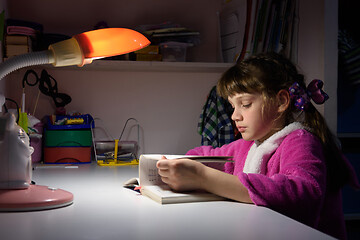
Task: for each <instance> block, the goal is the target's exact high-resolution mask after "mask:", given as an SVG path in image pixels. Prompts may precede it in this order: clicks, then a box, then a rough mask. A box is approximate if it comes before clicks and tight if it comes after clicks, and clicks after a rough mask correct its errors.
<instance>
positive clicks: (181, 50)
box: [159, 42, 189, 62]
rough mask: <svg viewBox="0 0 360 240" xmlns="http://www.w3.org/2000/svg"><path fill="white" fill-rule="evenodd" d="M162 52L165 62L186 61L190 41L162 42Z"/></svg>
mask: <svg viewBox="0 0 360 240" xmlns="http://www.w3.org/2000/svg"><path fill="white" fill-rule="evenodd" d="M159 46H160V53H161V55H162V60H163V61H164V62H186V49H187V47H188V46H189V44H188V43H182V42H164V43H160V44H159Z"/></svg>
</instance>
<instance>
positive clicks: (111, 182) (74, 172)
mask: <svg viewBox="0 0 360 240" xmlns="http://www.w3.org/2000/svg"><path fill="white" fill-rule="evenodd" d="M137 175H138V170H137V166H125V167H124V166H123V167H99V166H97V165H96V164H91V165H90V164H89V165H80V166H79V168H77V169H71V168H70V169H68V168H67V169H65V168H36V169H35V170H34V172H33V180H34V181H35V182H36V183H37V184H39V185H46V186H52V187H58V188H62V189H64V190H67V191H70V192H72V193H73V194H74V203H73V204H72V205H70V206H68V207H64V208H59V209H53V210H47V211H37V212H22V213H16V212H15V213H0V223H1V224H0V238H1V239H2V240H8V239H34V240H40V239H49V240H50V239H51V240H56V239H61V240H64V239H71V240H76V239H99V240H106V239H109V240H110V239H111V240H113V239H123V240H131V239H146V240H151V239H166V240H173V239H179V240H184V239H206V240H211V239H219V240H220V239H224V240H227V239H237V240H238V239H247V240H249V239H277V240H279V239H292V240H295V239H331V238H330V237H329V236H327V235H325V234H323V233H321V232H319V231H316V230H314V229H312V228H310V227H307V226H305V225H303V224H301V223H298V222H296V221H294V220H292V219H290V218H287V217H285V216H283V215H281V214H278V213H276V212H274V211H272V210H270V209H267V208H263V207H257V206H254V205H248V204H242V203H237V202H230V201H223V202H206V203H186V204H172V205H160V204H158V203H156V202H154V201H152V200H151V199H148V198H146V197H144V196H141V195H139V194H138V193H136V192H134V191H132V190H129V189H125V188H123V187H122V183H123V182H124V181H125V180H127V179H129V178H131V177H136V176H137Z"/></svg>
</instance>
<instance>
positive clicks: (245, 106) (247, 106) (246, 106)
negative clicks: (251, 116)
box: [242, 103, 251, 108]
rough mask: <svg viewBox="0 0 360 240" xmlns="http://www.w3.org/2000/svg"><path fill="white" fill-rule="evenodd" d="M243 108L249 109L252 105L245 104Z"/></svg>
mask: <svg viewBox="0 0 360 240" xmlns="http://www.w3.org/2000/svg"><path fill="white" fill-rule="evenodd" d="M242 107H243V108H249V107H251V103H249V104H243V105H242Z"/></svg>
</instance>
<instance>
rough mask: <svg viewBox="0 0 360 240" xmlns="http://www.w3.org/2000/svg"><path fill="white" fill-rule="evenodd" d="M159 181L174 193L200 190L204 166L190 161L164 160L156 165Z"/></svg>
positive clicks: (163, 158)
mask: <svg viewBox="0 0 360 240" xmlns="http://www.w3.org/2000/svg"><path fill="white" fill-rule="evenodd" d="M156 166H157V168H158V172H159V175H160V176H161V180H162V181H163V182H164V183H166V184H168V185H169V186H170V188H171V189H173V190H175V191H189V190H198V189H202V172H203V171H204V168H205V167H206V166H205V165H203V164H201V163H199V162H196V161H193V160H190V159H186V158H184V159H171V160H169V159H166V158H165V157H164V156H163V157H162V158H161V160H159V161H158V162H157V163H156Z"/></svg>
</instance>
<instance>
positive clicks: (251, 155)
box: [243, 122, 304, 174]
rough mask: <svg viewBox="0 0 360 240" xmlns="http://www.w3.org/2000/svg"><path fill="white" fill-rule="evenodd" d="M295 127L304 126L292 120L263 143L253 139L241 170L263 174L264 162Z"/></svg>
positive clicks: (265, 162) (301, 127) (302, 127)
mask: <svg viewBox="0 0 360 240" xmlns="http://www.w3.org/2000/svg"><path fill="white" fill-rule="evenodd" d="M297 129H304V126H303V125H302V124H301V123H299V122H293V123H290V124H289V125H287V126H286V127H284V128H283V129H281V130H280V131H278V132H276V133H274V134H273V135H272V136H271V137H269V138H268V139H266V140H265V141H264V142H263V143H261V144H260V143H259V142H258V141H255V142H254V144H253V145H252V146H251V148H250V150H249V152H248V155H247V157H246V161H245V165H244V169H243V172H244V173H262V174H264V173H265V167H266V164H267V162H268V160H269V159H270V157H271V156H272V154H273V153H274V152H275V151H276V149H277V148H278V147H279V146H280V144H281V142H282V141H283V140H284V138H285V137H286V136H287V135H289V134H290V133H291V132H293V131H295V130H297Z"/></svg>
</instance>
